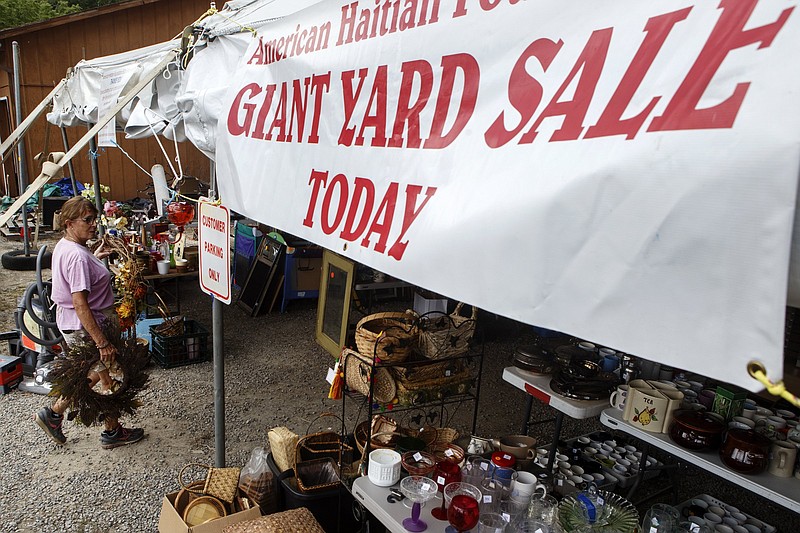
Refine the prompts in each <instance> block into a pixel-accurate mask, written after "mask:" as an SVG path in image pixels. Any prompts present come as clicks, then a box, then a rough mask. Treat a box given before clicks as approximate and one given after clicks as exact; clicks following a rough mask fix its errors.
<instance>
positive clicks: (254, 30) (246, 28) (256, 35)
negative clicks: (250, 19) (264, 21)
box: [217, 13, 258, 37]
mask: <svg viewBox="0 0 800 533" xmlns="http://www.w3.org/2000/svg"><path fill="white" fill-rule="evenodd" d="M217 15H219V16H220V17H222V18H224V19H225V20H227V21H228V22H233V23H234V24H238V25H239V27H240V28H242V29H243V30H245V31H249V32H250V33H252V34H253V37H258V32H257V31H256V29H255V28H253V27H252V26H245V25H244V24H242V23H241V22H239V21H238V20H233V19H232V18H230V17H226V16H225V15H223V14H222V13H217Z"/></svg>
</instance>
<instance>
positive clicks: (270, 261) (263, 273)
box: [236, 236, 285, 316]
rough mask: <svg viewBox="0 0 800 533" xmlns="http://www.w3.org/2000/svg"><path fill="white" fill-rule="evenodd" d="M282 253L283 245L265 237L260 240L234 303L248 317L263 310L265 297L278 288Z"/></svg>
mask: <svg viewBox="0 0 800 533" xmlns="http://www.w3.org/2000/svg"><path fill="white" fill-rule="evenodd" d="M284 252H285V247H284V245H283V244H281V243H280V242H279V241H277V240H275V239H273V238H272V237H269V236H265V237H264V238H263V239H262V240H261V244H260V245H259V248H258V253H257V254H256V258H255V261H253V265H252V266H251V267H250V272H248V274H247V280H246V281H245V282H244V285H243V286H242V290H241V291H240V292H239V299H238V300H237V302H236V303H237V304H238V305H239V306H240V307H242V308H244V309H245V310H247V311H248V312H249V313H250V316H257V315H258V314H259V313H260V312H261V311H262V310H263V303H264V298H265V297H266V295H267V294H268V293H269V292H272V291H275V290H277V289H278V288H279V287H278V286H279V283H278V280H279V279H280V277H281V274H282V273H283V272H282V270H283V266H284V265H283V263H284V261H283V254H284Z"/></svg>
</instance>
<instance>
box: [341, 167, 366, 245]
mask: <svg viewBox="0 0 800 533" xmlns="http://www.w3.org/2000/svg"><path fill="white" fill-rule="evenodd" d="M354 183H355V187H354V189H353V198H352V200H350V209H349V210H348V211H347V220H345V221H344V228H343V229H342V232H341V233H340V234H339V237H341V238H342V239H344V240H346V241H351V242H352V241H354V240H356V239H358V237H359V236H360V235H361V234H362V233H364V230H365V229H367V224H369V217H370V216H371V215H372V206H373V204H374V203H375V184H374V183H372V182H371V181H370V180H368V179H367V178H356V179H355V180H354ZM362 196H364V207H363V211H362V212H361V218H360V219H359V222H358V226H356V227H355V228H354V227H353V224H355V222H356V216H357V215H358V212H359V208H360V206H361V197H362Z"/></svg>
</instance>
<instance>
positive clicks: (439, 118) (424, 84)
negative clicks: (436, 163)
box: [339, 54, 480, 148]
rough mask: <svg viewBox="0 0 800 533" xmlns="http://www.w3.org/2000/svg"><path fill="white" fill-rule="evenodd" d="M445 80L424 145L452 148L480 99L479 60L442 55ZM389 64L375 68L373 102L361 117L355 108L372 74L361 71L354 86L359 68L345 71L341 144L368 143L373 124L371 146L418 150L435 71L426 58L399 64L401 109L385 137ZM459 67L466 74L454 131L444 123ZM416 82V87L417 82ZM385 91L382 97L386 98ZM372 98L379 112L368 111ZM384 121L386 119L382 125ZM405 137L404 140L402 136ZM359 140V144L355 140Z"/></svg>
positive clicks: (466, 55) (389, 88)
mask: <svg viewBox="0 0 800 533" xmlns="http://www.w3.org/2000/svg"><path fill="white" fill-rule="evenodd" d="M441 67H442V71H441V77H442V83H441V84H440V86H439V93H438V95H437V98H436V104H435V108H434V111H433V116H434V119H433V122H432V124H431V128H430V130H429V131H428V135H427V139H428V142H426V143H425V146H424V148H445V147H447V146H449V145H450V144H451V143H452V142H453V140H455V138H456V137H457V136H458V134H459V133H461V131H462V130H463V129H464V127H465V126H466V125H467V122H469V119H470V117H472V113H473V112H474V110H475V102H476V101H477V98H478V86H479V84H480V69H479V68H478V62H477V61H476V60H475V58H474V57H472V56H471V55H469V54H454V55H448V56H443V57H442V63H441ZM386 69H387V67H386V65H381V66H379V67H378V68H377V69H376V72H375V74H374V76H373V79H372V89H371V91H370V96H369V102H367V103H366V104H365V107H366V110H365V111H364V115H363V116H362V117H360V121H359V120H358V119H359V117H357V116H355V112H354V111H355V108H356V105H357V104H358V102H359V99H360V98H361V95H362V94H363V93H362V90H363V88H364V84H365V81H366V79H367V77H368V76H369V71H368V69H364V68H362V69H359V70H358V78H359V80H358V85H357V87H356V88H354V87H353V79H354V77H355V75H356V71H354V70H349V71H345V72H342V77H341V79H342V99H343V101H342V103H343V107H344V116H345V120H344V123H343V125H342V130H341V132H340V133H339V144H342V145H345V146H351V145H353V144H355V145H356V146H362V145H363V144H364V140H365V136H364V130H365V128H368V127H371V128H373V129H374V131H375V134H374V136H373V137H372V146H389V147H390V148H400V147H403V146H404V145H405V147H407V148H420V146H421V145H422V139H423V136H422V133H423V132H421V131H420V120H419V118H420V113H422V111H423V110H424V109H425V108H426V107H427V106H428V104H429V103H430V102H431V98H430V96H431V92H432V90H433V82H434V79H433V77H434V73H433V68H432V67H431V65H430V63H428V62H427V61H425V60H421V59H420V60H416V61H406V62H403V64H402V66H401V71H402V73H403V76H402V79H401V82H400V88H399V94H398V97H397V108H396V109H395V113H394V120H393V127H392V137H391V138H390V139H389V140H388V143H387V140H386V133H385V132H386V127H387V124H388V121H389V116H388V114H387V112H386V110H385V109H384V108H385V106H386V97H385V94H384V93H388V91H389V90H391V89H393V87H389V86H388V85H387V77H386ZM457 71H460V72H461V73H462V74H463V83H464V85H463V87H461V88H460V89H461V91H460V92H461V100H460V103H459V105H458V110H457V111H456V116H455V120H454V122H453V126H452V127H451V129H450V131H449V132H447V133H446V134H445V133H444V125H445V122H446V121H447V119H448V118H449V116H448V113H449V111H450V98H451V96H452V94H454V93H456V92H458V91H456V90H455V89H454V86H455V80H456V79H457V74H458V72H457ZM417 84H418V85H417ZM415 93H416V94H417V98H416V100H415V102H414V103H413V104H412V103H411V95H412V94H415ZM382 95H383V96H382ZM373 102H376V104H375V106H374V107H375V108H376V111H375V113H373V114H370V110H371V109H372V107H373ZM381 121H383V122H382V123H381ZM353 122H356V124H358V123H359V122H360V124H361V128H360V130H359V135H358V137H355V139H354V134H355V130H356V126H355V125H351V124H352V123H353ZM404 133H405V134H406V138H405V139H404V138H403V134H404ZM354 140H355V143H354Z"/></svg>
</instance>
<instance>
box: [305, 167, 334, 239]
mask: <svg viewBox="0 0 800 533" xmlns="http://www.w3.org/2000/svg"><path fill="white" fill-rule="evenodd" d="M326 181H328V173H327V172H324V171H321V170H312V171H311V176H310V177H309V178H308V184H309V185H311V198H310V199H309V201H308V211H307V212H306V218H304V219H303V225H304V226H308V227H309V228H313V227H314V211H315V210H316V208H317V198H318V197H319V191H320V189H322V187H323V185H325V182H326Z"/></svg>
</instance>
